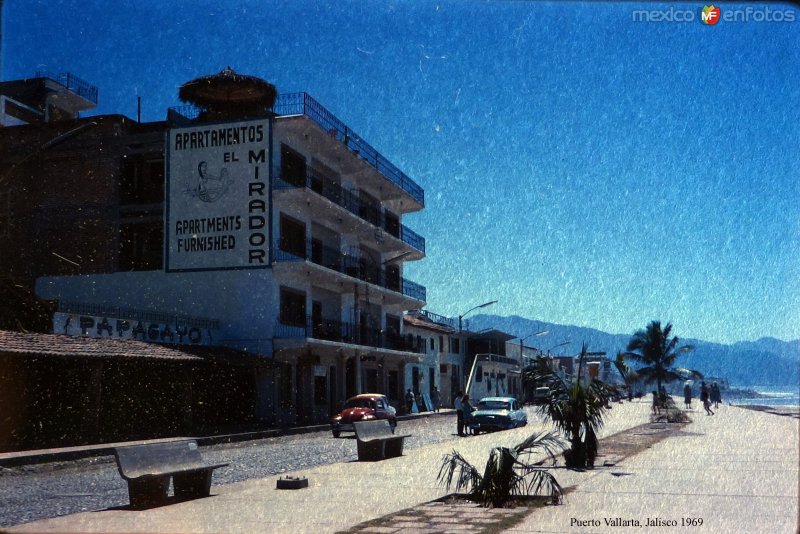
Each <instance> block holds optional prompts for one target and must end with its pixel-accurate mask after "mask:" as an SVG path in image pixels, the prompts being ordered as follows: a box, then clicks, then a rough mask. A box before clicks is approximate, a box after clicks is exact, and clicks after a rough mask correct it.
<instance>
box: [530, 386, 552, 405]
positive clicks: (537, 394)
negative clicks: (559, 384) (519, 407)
mask: <svg viewBox="0 0 800 534" xmlns="http://www.w3.org/2000/svg"><path fill="white" fill-rule="evenodd" d="M549 400H550V388H547V387H542V388H536V389H535V390H534V392H533V404H547V403H548V401H549Z"/></svg>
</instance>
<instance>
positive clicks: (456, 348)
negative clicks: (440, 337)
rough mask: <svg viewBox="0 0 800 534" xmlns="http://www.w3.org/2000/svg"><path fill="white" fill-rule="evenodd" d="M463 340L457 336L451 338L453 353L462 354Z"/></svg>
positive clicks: (451, 350)
mask: <svg viewBox="0 0 800 534" xmlns="http://www.w3.org/2000/svg"><path fill="white" fill-rule="evenodd" d="M460 349H461V340H460V339H458V338H457V337H451V338H450V352H452V353H453V354H460V352H461V350H460Z"/></svg>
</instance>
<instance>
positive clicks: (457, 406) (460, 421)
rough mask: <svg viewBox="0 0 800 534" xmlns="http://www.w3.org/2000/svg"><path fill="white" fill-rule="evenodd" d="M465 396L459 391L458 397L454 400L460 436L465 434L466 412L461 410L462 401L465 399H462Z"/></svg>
mask: <svg viewBox="0 0 800 534" xmlns="http://www.w3.org/2000/svg"><path fill="white" fill-rule="evenodd" d="M463 396H464V395H463V393H461V392H460V391H459V392H458V393H456V398H455V400H454V401H453V408H455V409H456V417H457V423H456V429H457V430H458V435H459V436H463V435H464V412H462V411H461V406H462V403H461V401H462V400H463V399H462V397H463Z"/></svg>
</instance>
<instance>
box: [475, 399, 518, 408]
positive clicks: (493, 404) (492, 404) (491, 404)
mask: <svg viewBox="0 0 800 534" xmlns="http://www.w3.org/2000/svg"><path fill="white" fill-rule="evenodd" d="M510 408H511V407H510V403H509V402H508V401H497V400H493V401H481V402H479V403H478V409H479V410H509V409H510Z"/></svg>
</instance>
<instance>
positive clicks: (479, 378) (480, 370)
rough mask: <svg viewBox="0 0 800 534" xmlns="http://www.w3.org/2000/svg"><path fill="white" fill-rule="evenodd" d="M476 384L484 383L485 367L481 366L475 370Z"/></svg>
mask: <svg viewBox="0 0 800 534" xmlns="http://www.w3.org/2000/svg"><path fill="white" fill-rule="evenodd" d="M475 382H483V366H482V365H479V366H478V368H477V369H476V370H475Z"/></svg>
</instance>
